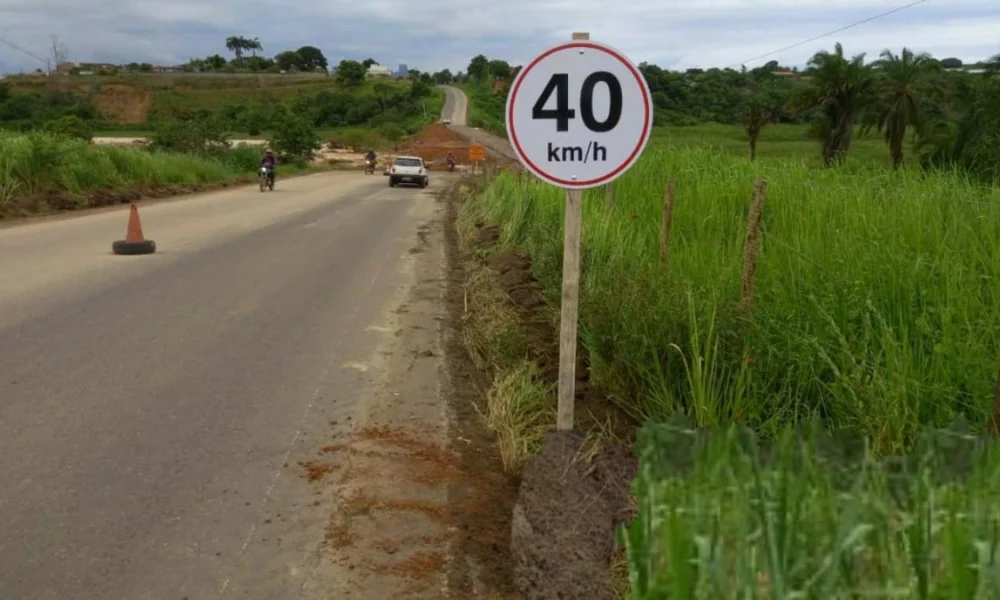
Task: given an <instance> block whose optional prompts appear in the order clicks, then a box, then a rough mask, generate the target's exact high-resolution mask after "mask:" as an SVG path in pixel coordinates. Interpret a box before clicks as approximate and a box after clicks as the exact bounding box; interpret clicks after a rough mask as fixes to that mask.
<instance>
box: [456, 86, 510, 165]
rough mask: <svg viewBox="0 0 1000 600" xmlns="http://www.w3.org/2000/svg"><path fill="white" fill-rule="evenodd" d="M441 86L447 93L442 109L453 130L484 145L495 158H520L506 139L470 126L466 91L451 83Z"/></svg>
mask: <svg viewBox="0 0 1000 600" xmlns="http://www.w3.org/2000/svg"><path fill="white" fill-rule="evenodd" d="M441 88H442V89H443V90H444V94H445V97H444V109H443V110H442V111H441V114H442V115H444V117H445V118H450V119H451V125H450V128H451V129H452V130H453V131H456V132H458V133H460V134H462V135H463V136H465V137H466V139H469V140H470V141H472V142H473V143H476V144H479V145H481V146H483V148H484V149H485V150H486V151H487V152H488V153H490V154H492V155H493V156H494V157H495V158H500V159H503V160H518V159H517V154H516V153H515V152H514V149H513V148H511V145H510V142H508V141H507V140H506V139H501V138H498V137H496V136H493V135H490V134H488V133H486V132H485V131H481V130H479V129H477V128H474V127H469V126H468V122H467V120H466V117H467V115H468V109H469V99H468V97H467V96H466V95H465V92H463V91H462V90H460V89H459V88H457V87H452V86H450V85H442V86H441ZM449 115H450V117H449Z"/></svg>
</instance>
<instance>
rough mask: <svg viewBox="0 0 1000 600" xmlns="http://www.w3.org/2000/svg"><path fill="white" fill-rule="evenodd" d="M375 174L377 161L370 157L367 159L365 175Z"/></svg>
mask: <svg viewBox="0 0 1000 600" xmlns="http://www.w3.org/2000/svg"><path fill="white" fill-rule="evenodd" d="M374 174H375V161H374V160H370V159H366V160H365V175H374Z"/></svg>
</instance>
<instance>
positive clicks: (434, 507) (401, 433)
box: [300, 198, 518, 599]
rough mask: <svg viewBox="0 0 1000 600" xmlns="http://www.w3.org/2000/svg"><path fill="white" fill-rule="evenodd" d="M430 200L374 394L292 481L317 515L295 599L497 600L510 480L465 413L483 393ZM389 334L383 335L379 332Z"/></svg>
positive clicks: (443, 223) (474, 419)
mask: <svg viewBox="0 0 1000 600" xmlns="http://www.w3.org/2000/svg"><path fill="white" fill-rule="evenodd" d="M449 207H450V205H449V204H448V203H447V202H446V201H445V199H443V198H442V199H441V200H440V202H439V204H438V206H437V209H436V211H435V215H434V217H433V218H432V219H430V220H429V221H428V222H427V223H426V225H424V226H422V227H421V228H420V230H419V238H420V243H419V244H418V245H417V246H415V247H414V248H412V249H411V250H410V256H411V257H412V263H411V268H412V270H413V272H412V275H413V286H412V287H411V288H410V290H409V291H408V293H407V294H406V295H405V296H404V297H401V298H400V302H399V306H398V308H397V309H396V310H395V311H394V312H393V316H392V318H391V321H390V322H386V323H384V324H382V325H381V327H383V328H384V329H385V330H386V332H387V338H388V340H387V342H386V343H385V344H384V346H383V347H382V349H381V351H380V353H379V358H378V360H377V361H375V362H373V363H369V364H368V365H358V368H359V370H364V371H366V372H367V373H370V374H371V377H372V379H373V382H374V383H375V384H376V385H375V391H374V392H373V393H372V394H370V395H369V396H368V397H366V398H363V399H361V401H360V402H359V406H360V407H361V408H360V409H359V411H358V413H357V414H356V415H354V416H353V417H352V418H351V419H350V422H347V423H331V424H330V426H331V427H330V428H331V433H330V435H329V437H328V439H326V440H322V442H321V444H320V445H319V446H318V447H317V449H316V453H315V457H314V458H313V459H312V460H309V461H307V462H304V463H303V464H302V465H300V466H301V473H302V475H303V476H304V477H306V478H308V479H309V480H310V481H311V482H312V485H313V486H315V487H316V489H317V491H318V492H320V496H319V497H321V498H325V499H324V500H317V502H328V503H329V505H330V510H329V512H330V519H329V523H328V529H327V535H326V541H325V543H324V545H323V548H322V549H321V552H320V558H319V561H320V564H319V565H318V566H317V568H316V572H315V575H314V577H313V578H312V580H311V582H310V584H309V585H308V589H307V590H305V594H304V595H303V598H317V599H318V598H330V597H333V598H435V599H437V598H455V599H459V598H461V599H466V598H508V597H510V594H511V592H512V585H511V577H512V575H511V561H510V555H509V549H510V532H511V515H512V513H513V506H514V501H515V497H516V494H517V483H518V482H517V480H516V478H514V477H511V476H508V475H505V474H504V472H503V470H502V468H501V466H500V458H499V455H498V452H497V449H496V443H495V440H494V437H493V435H492V434H491V433H490V432H489V431H488V430H487V429H486V427H485V426H484V424H483V421H482V419H481V417H480V415H479V414H478V412H477V408H476V407H477V404H478V403H479V402H480V400H481V398H482V396H481V393H482V392H481V390H482V389H483V384H482V381H481V380H480V378H479V374H478V372H477V371H476V369H475V367H474V366H473V365H472V364H471V363H470V360H469V357H468V354H467V353H466V351H465V349H464V347H463V346H462V342H461V339H460V337H459V335H460V332H461V319H462V316H463V311H464V302H463V287H462V286H463V282H464V274H463V272H462V270H461V263H458V262H456V257H455V256H454V255H453V253H452V251H451V250H452V249H453V248H454V244H453V243H451V242H453V240H452V239H451V236H453V235H454V234H453V230H452V229H451V228H450V227H449V217H450V216H451V217H453V215H449ZM388 332H392V333H388Z"/></svg>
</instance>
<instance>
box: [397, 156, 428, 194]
mask: <svg viewBox="0 0 1000 600" xmlns="http://www.w3.org/2000/svg"><path fill="white" fill-rule="evenodd" d="M399 183H415V184H417V185H419V186H420V187H427V185H428V184H429V183H430V181H428V177H427V165H426V164H424V159H422V158H420V157H419V156H397V157H396V160H394V161H393V162H392V166H391V167H390V168H389V187H396V185H397V184H399Z"/></svg>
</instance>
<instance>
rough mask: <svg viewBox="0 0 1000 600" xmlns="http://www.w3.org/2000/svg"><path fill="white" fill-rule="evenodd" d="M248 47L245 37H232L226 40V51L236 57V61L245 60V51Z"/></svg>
mask: <svg viewBox="0 0 1000 600" xmlns="http://www.w3.org/2000/svg"><path fill="white" fill-rule="evenodd" d="M245 47H246V38H244V37H243V36H235V35H231V36H229V37H227V38H226V50H229V51H230V52H232V53H233V54H234V55H236V60H240V59H241V58H243V49H244V48H245Z"/></svg>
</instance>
